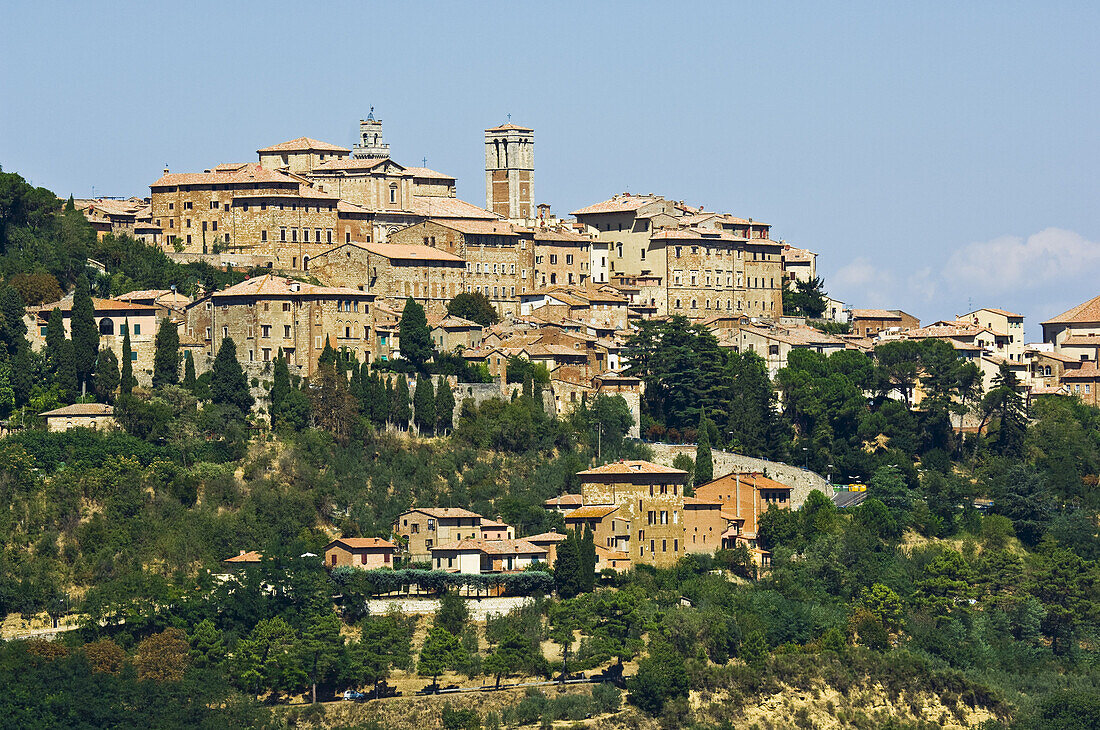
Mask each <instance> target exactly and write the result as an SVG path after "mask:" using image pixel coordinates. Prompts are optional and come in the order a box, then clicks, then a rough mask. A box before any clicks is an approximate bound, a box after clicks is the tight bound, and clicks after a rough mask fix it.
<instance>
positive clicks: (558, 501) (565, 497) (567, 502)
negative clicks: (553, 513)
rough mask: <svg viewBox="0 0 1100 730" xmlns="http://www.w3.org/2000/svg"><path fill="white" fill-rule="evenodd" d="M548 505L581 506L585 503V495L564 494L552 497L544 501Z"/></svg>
mask: <svg viewBox="0 0 1100 730" xmlns="http://www.w3.org/2000/svg"><path fill="white" fill-rule="evenodd" d="M543 504H544V505H545V506H547V507H579V506H581V505H582V504H584V496H583V495H580V494H562V495H560V496H558V497H551V498H550V499H548V500H546V501H545V502H543Z"/></svg>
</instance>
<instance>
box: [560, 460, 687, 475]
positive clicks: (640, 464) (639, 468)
mask: <svg viewBox="0 0 1100 730" xmlns="http://www.w3.org/2000/svg"><path fill="white" fill-rule="evenodd" d="M596 474H676V475H684V476H687V472H686V471H684V470H682V469H673V468H672V467H670V466H662V465H660V464H654V463H653V462H651V461H613V462H611V463H610V464H604V465H603V466H597V467H596V468H595V469H588V470H586V471H582V472H578V475H580V476H589V475H596Z"/></svg>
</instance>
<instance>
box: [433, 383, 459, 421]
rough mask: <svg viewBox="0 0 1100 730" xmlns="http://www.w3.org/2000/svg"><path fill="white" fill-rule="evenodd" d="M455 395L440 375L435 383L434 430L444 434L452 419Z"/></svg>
mask: <svg viewBox="0 0 1100 730" xmlns="http://www.w3.org/2000/svg"><path fill="white" fill-rule="evenodd" d="M454 412H455V396H454V393H452V392H451V388H450V386H448V385H447V381H446V380H444V379H443V377H442V376H440V378H439V380H438V381H436V384H435V423H436V432H437V433H440V434H446V433H447V432H448V431H450V430H451V426H452V425H453V421H454Z"/></svg>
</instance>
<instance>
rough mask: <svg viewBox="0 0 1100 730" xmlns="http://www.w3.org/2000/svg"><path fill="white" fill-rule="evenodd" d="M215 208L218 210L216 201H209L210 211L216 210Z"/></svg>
mask: <svg viewBox="0 0 1100 730" xmlns="http://www.w3.org/2000/svg"><path fill="white" fill-rule="evenodd" d="M217 208H218V201H216V200H211V201H210V210H217Z"/></svg>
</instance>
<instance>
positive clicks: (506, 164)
mask: <svg viewBox="0 0 1100 730" xmlns="http://www.w3.org/2000/svg"><path fill="white" fill-rule="evenodd" d="M511 118H512V115H511V114H509V115H508V119H509V121H508V122H507V123H506V124H502V125H500V126H499V127H492V128H490V129H486V130H485V207H486V208H488V209H489V210H491V211H493V212H494V213H496V214H497V215H500V216H503V217H505V218H508V219H511V220H518V219H531V218H534V212H535V207H534V205H533V204H532V201H533V200H534V187H535V179H534V178H535V130H533V129H530V128H529V127H521V126H519V125H518V124H512V122H511Z"/></svg>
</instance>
